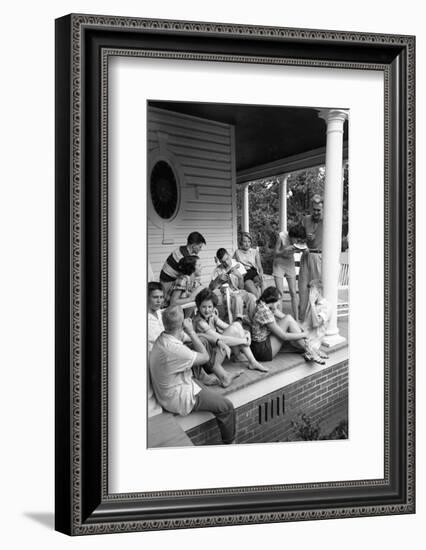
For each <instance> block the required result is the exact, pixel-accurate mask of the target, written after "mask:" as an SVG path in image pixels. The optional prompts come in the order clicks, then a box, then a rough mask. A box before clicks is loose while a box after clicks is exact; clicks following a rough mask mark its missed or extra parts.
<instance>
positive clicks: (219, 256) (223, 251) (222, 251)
mask: <svg viewBox="0 0 426 550" xmlns="http://www.w3.org/2000/svg"><path fill="white" fill-rule="evenodd" d="M225 254H228V251H227V250H226V248H219V249H218V251H217V252H216V258H217V259H218V260H219V262H220V261H221V260H222V258H223V257H224V256H225Z"/></svg>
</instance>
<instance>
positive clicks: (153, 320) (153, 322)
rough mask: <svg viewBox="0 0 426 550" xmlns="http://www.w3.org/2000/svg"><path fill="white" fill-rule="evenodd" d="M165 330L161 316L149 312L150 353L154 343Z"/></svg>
mask: <svg viewBox="0 0 426 550" xmlns="http://www.w3.org/2000/svg"><path fill="white" fill-rule="evenodd" d="M163 330H164V326H163V320H162V319H161V315H159V314H158V312H156V313H151V312H148V352H150V351H151V350H152V347H153V345H154V342H155V341H156V340H157V338H158V337H159V336H160V334H161V333H162V332H163Z"/></svg>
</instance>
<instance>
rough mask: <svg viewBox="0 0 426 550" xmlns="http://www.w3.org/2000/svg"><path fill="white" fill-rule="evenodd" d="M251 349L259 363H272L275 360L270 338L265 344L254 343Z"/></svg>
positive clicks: (264, 341)
mask: <svg viewBox="0 0 426 550" xmlns="http://www.w3.org/2000/svg"><path fill="white" fill-rule="evenodd" d="M250 349H251V351H252V352H253V355H254V357H255V358H256V359H257V361H272V359H273V357H272V348H271V340H270V338H269V336H268V338H267V339H266V340H263V342H254V341H252V342H251V344H250Z"/></svg>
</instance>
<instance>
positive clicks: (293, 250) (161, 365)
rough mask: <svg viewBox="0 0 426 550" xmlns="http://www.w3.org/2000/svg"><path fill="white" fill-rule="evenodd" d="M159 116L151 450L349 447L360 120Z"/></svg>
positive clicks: (341, 111) (235, 109)
mask: <svg viewBox="0 0 426 550" xmlns="http://www.w3.org/2000/svg"><path fill="white" fill-rule="evenodd" d="M146 120H147V128H146V132H147V153H146V154H147V182H146V193H147V250H146V255H147V271H148V275H147V281H148V283H147V343H148V345H147V347H148V349H147V356H148V358H147V377H148V383H147V392H148V395H147V446H148V447H149V448H154V447H187V446H200V445H227V444H246V443H257V444H259V443H285V442H303V441H317V440H318V441H320V440H337V439H348V438H349V437H350V425H349V417H348V416H349V415H348V393H349V387H348V380H349V369H350V364H349V329H348V327H349V322H350V307H349V305H350V304H349V274H350V269H349V250H350V236H349V235H350V231H349V196H350V192H349V189H350V185H349V181H350V165H349V158H348V150H349V122H350V110H349V109H347V108H345V107H344V106H343V107H341V106H331V107H330V106H328V107H321V108H320V107H308V106H307V107H301V106H297V107H296V106H288V105H256V104H235V103H207V102H183V101H164V100H162V101H160V100H155V99H150V100H149V101H147V119H146Z"/></svg>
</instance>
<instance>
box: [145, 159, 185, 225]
mask: <svg viewBox="0 0 426 550" xmlns="http://www.w3.org/2000/svg"><path fill="white" fill-rule="evenodd" d="M150 191H151V201H152V205H153V207H154V210H155V212H156V214H157V215H158V216H160V218H162V219H163V220H170V219H171V218H173V216H174V215H175V214H176V210H177V208H178V202H179V189H178V183H177V181H176V176H175V174H174V172H173V169H172V167H171V166H170V164H169V163H168V162H166V161H165V160H159V161H158V162H156V163H155V165H154V167H153V169H152V172H151V181H150Z"/></svg>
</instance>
